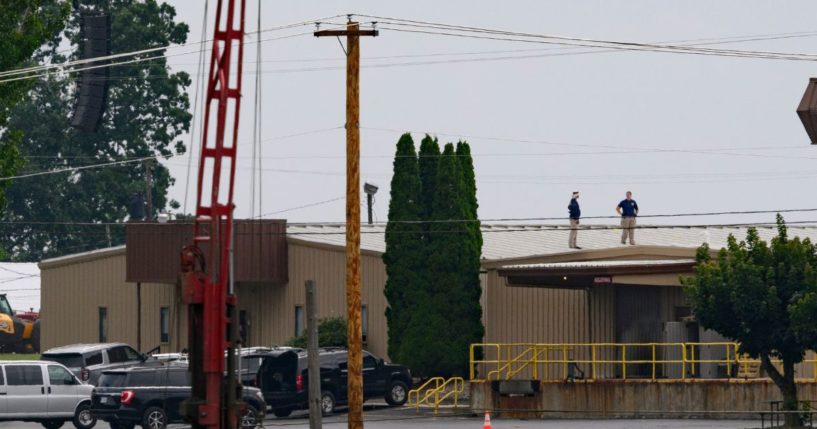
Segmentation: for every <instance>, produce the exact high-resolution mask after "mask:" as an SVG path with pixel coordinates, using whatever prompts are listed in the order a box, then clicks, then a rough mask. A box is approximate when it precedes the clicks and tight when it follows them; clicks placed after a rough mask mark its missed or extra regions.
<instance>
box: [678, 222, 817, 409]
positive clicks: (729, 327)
mask: <svg viewBox="0 0 817 429" xmlns="http://www.w3.org/2000/svg"><path fill="white" fill-rule="evenodd" d="M777 229H778V235H777V236H776V237H774V238H773V239H772V241H771V244H767V243H766V242H765V241H763V240H761V239H760V236H759V234H758V232H757V230H756V229H755V228H750V229H749V231H748V233H747V235H746V240H745V241H741V242H738V241H737V239H735V237H734V236H731V235H730V236H729V239H728V245H727V247H726V248H724V249H721V250H720V251H719V252H718V254H717V256H716V257H714V258H713V257H712V256H711V253H710V250H709V247H708V246H707V245H703V246H701V248H699V249H698V253H697V267H696V268H695V275H694V276H693V277H689V278H686V279H683V283H684V284H685V285H686V291H687V293H688V295H689V297H690V300H691V302H692V305H693V308H694V313H695V317H696V318H697V319H698V321H699V322H700V323H701V325H703V326H704V327H706V328H707V329H713V330H715V331H717V332H719V333H720V334H721V335H724V336H726V337H728V338H731V339H733V340H735V341H737V342H739V343H740V349H741V352H742V353H747V354H749V355H750V356H752V357H754V358H760V360H761V366H762V368H763V369H764V371H766V373H767V374H768V375H769V376H770V377H771V378H772V380H773V381H774V383H775V384H776V385H777V386H778V388H779V389H780V390H781V392H782V394H783V398H784V408H785V409H788V410H794V409H797V386H796V384H795V383H794V375H795V374H794V365H795V364H797V363H799V362H802V360H803V358H804V356H805V353H806V351H807V350H808V349H817V331H815V328H814V315H815V314H817V271H816V270H817V247H815V245H814V244H812V243H811V241H810V240H809V239H805V240H800V239H799V238H798V237H795V238H793V239H792V238H789V236H788V231H787V228H786V225H785V222H784V221H783V218H782V217H781V216H780V215H778V217H777ZM775 358H776V359H780V360H781V361H782V371H781V370H779V369H778V368H777V367H775V365H773V363H772V359H775ZM789 417H790V418H789V419H788V420H787V424H788V425H797V424H799V421H798V419H797V417H796V415H794V414H792V415H790V416H789Z"/></svg>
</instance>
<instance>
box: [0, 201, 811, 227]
mask: <svg viewBox="0 0 817 429" xmlns="http://www.w3.org/2000/svg"><path fill="white" fill-rule="evenodd" d="M345 198H346V197H345V196H341V197H336V198H332V199H328V200H324V201H318V202H314V203H309V204H304V205H300V206H296V207H291V208H288V209H284V210H279V211H275V212H270V213H265V214H263V215H261V216H262V217H263V216H269V215H273V214H278V213H284V212H288V211H293V210H298V209H302V208H307V207H314V206H317V205H322V204H327V203H331V202H334V201H340V200H342V199H345ZM814 212H817V208H802V209H776V210H730V211H708V212H686V213H659V214H643V215H639V216H638V217H639V218H642V219H643V218H677V217H701V216H734V215H758V214H777V213H781V214H784V213H814ZM620 218H621V216H619V215H609V216H608V215H604V216H582V219H583V220H587V219H620ZM250 219H254V218H250ZM565 219H567V216H566V215H565V216H552V217H516V218H510V217H505V218H485V219H477V220H474V219H449V220H436V221H435V220H419V221H391V223H395V224H403V223H405V224H418V223H420V224H434V223H473V222H480V223H489V222H534V221H536V222H539V221H564V220H565ZM237 220H241V219H237ZM809 222H811V221H809ZM176 223H177V224H178V223H187V224H190V225H192V224H193V222H192V221H190V222H183V221H178V222H176ZM387 223H388V222H378V223H376V224H377V225H385V224H387ZM788 223H789V222H787V224H788ZM799 223H804V222H799ZM806 223H808V222H806ZM343 224H344V223H343V222H292V223H288V225H291V226H339V225H343ZM762 224H764V225H765V224H766V223H762ZM0 225H52V226H94V227H96V226H126V225H127V223H126V222H82V221H32V220H13V221H10V220H0ZM718 225H728V224H718ZM739 225H743V224H739ZM747 225H751V224H747ZM665 226H673V227H683V226H690V225H665ZM662 227H663V226H662Z"/></svg>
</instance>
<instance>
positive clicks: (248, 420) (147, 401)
mask: <svg viewBox="0 0 817 429" xmlns="http://www.w3.org/2000/svg"><path fill="white" fill-rule="evenodd" d="M190 394H191V392H190V373H189V372H188V368H187V365H186V364H177V363H172V364H168V365H165V366H162V367H147V368H146V367H136V368H128V369H125V370H119V371H105V372H103V373H102V376H101V377H100V378H99V385H98V386H97V387H96V388H94V391H93V393H92V394H91V414H92V415H93V416H94V417H96V418H97V419H99V420H104V421H107V422H109V423H110V425H111V428H114V429H133V427H134V426H136V425H142V427H143V428H145V429H164V428H165V427H167V425H168V424H170V423H181V422H183V417H182V415H181V414H180V411H179V406H180V405H181V403H182V401H184V400H185V399H187V398H189V397H190ZM242 399H243V400H244V403H245V404H246V405H247V409H246V411H245V413H244V416H243V417H242V421H241V427H242V428H255V427H256V426H257V425H258V423H259V422H261V420H263V418H264V414H265V413H266V410H267V404H266V403H265V402H264V396H263V395H262V394H261V391H260V390H258V389H256V388H253V387H245V388H244V389H243V398H242Z"/></svg>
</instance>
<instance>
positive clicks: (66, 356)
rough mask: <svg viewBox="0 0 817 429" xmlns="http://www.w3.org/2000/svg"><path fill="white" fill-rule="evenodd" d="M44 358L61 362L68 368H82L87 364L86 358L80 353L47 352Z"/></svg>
mask: <svg viewBox="0 0 817 429" xmlns="http://www.w3.org/2000/svg"><path fill="white" fill-rule="evenodd" d="M42 360H47V361H51V362H57V363H61V364H63V365H65V366H67V367H68V368H80V367H83V366H85V360H84V359H83V358H82V355H81V354H79V353H46V354H44V355H43V356H42Z"/></svg>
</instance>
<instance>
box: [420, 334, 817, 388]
mask: <svg viewBox="0 0 817 429" xmlns="http://www.w3.org/2000/svg"><path fill="white" fill-rule="evenodd" d="M739 348H740V344H738V343H734V342H714V343H698V342H696V343H542V344H536V343H482V344H472V345H471V350H470V361H471V366H470V379H471V381H475V382H484V381H490V380H512V379H514V378H528V379H534V380H564V379H568V378H583V379H588V380H595V379H602V378H603V379H625V380H626V379H628V378H641V379H651V380H656V379H682V380H683V379H687V378H699V377H701V376H702V374H701V372H702V371H703V370H705V369H706V370H707V371H709V376H711V372H712V371H713V370H714V371H715V372H716V373H719V374H720V376H721V377H722V376H726V377H727V378H729V377H741V378H744V377H757V376H758V375H759V370H758V368H759V360H757V359H750V358H748V357H747V356H745V355H741V354H740V353H739ZM773 362H774V363H775V364H776V365H779V364H780V362H779V361H777V360H773ZM803 364H804V365H808V367H809V368H811V371H812V372H813V376H812V377H809V378H808V379H809V380H811V379H813V380H814V381H817V359H815V358H813V357H812V358H811V359H806V360H804V361H803ZM801 368H802V366H801ZM703 375H706V374H703ZM432 380H433V379H432Z"/></svg>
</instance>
